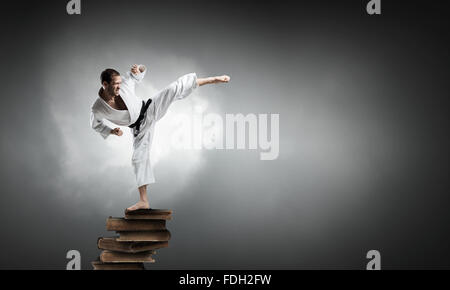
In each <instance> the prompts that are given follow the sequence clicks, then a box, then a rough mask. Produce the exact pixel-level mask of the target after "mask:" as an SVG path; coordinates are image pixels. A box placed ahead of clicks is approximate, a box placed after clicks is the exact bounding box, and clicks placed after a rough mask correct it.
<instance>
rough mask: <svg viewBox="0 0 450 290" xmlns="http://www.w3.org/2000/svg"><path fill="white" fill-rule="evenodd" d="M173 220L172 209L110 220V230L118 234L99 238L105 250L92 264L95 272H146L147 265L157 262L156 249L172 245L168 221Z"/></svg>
mask: <svg viewBox="0 0 450 290" xmlns="http://www.w3.org/2000/svg"><path fill="white" fill-rule="evenodd" d="M170 219H172V211H171V210H168V209H140V210H135V211H130V212H129V211H127V210H125V217H109V218H108V219H107V220H106V229H107V230H108V231H115V232H116V234H117V235H116V236H113V237H100V238H98V240H97V246H98V248H99V249H101V250H103V251H102V252H101V254H100V257H98V259H97V261H94V262H92V266H93V267H94V270H145V267H144V263H154V262H155V260H154V258H153V257H152V255H154V254H156V250H157V249H160V248H166V247H168V246H169V240H170V232H169V231H168V230H167V229H166V221H167V220H170Z"/></svg>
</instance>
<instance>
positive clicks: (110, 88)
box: [103, 76, 122, 96]
mask: <svg viewBox="0 0 450 290" xmlns="http://www.w3.org/2000/svg"><path fill="white" fill-rule="evenodd" d="M121 83H122V78H121V77H120V76H113V77H112V80H111V82H110V83H109V84H108V83H106V82H104V83H103V85H104V87H105V91H106V93H107V94H108V95H110V96H111V95H113V96H118V95H119V90H120V84H121Z"/></svg>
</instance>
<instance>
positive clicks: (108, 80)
mask: <svg viewBox="0 0 450 290" xmlns="http://www.w3.org/2000/svg"><path fill="white" fill-rule="evenodd" d="M145 73H146V68H145V66H143V65H137V64H135V65H133V66H132V67H131V70H130V71H128V72H127V73H126V74H125V75H124V76H121V75H120V73H119V72H117V71H116V70H114V69H106V70H104V71H103V72H102V74H101V76H100V79H101V84H102V87H101V88H100V90H99V92H98V98H97V99H96V100H95V102H94V103H93V105H92V108H91V116H90V121H91V127H92V128H93V129H94V130H95V131H97V132H98V133H100V135H101V136H102V137H103V138H104V139H106V138H108V136H109V135H111V134H112V135H117V136H122V134H123V132H122V130H121V129H120V128H119V127H117V128H110V127H109V126H107V125H106V124H105V123H104V122H103V119H107V120H109V121H111V122H113V123H114V124H116V125H119V126H128V127H130V130H131V132H132V134H133V156H132V160H131V161H132V162H131V163H132V165H133V169H134V173H135V175H136V181H137V184H138V190H139V195H140V200H139V201H138V202H137V203H136V204H134V205H132V206H130V207H128V208H127V210H128V211H133V210H137V209H148V208H150V206H149V202H148V198H147V185H148V184H150V183H154V182H155V178H154V176H153V171H152V168H151V162H150V147H151V144H152V139H153V134H154V129H155V123H156V122H157V121H158V120H160V119H161V118H162V117H163V116H164V115H165V113H166V112H167V109H168V108H169V106H170V104H172V102H174V101H176V100H180V99H183V98H185V97H187V96H188V95H189V94H191V93H192V91H193V90H194V89H196V88H197V87H199V86H203V85H205V84H214V83H227V82H229V81H230V77H229V76H227V75H223V76H215V77H208V78H197V75H196V73H190V74H186V75H184V76H182V77H180V78H178V79H177V80H176V81H174V82H172V83H171V84H170V85H168V86H167V87H166V88H164V89H162V90H161V91H159V92H158V93H157V94H156V95H154V96H153V97H151V98H149V99H147V100H146V101H144V100H142V99H141V98H139V97H137V96H136V94H135V85H136V83H139V82H141V81H142V79H143V78H144V76H145Z"/></svg>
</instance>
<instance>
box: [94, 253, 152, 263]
mask: <svg viewBox="0 0 450 290" xmlns="http://www.w3.org/2000/svg"><path fill="white" fill-rule="evenodd" d="M155 253H156V252H155V251H154V250H152V251H146V252H140V253H122V252H114V251H109V250H104V251H102V253H101V254H100V261H101V262H103V263H143V262H148V263H154V262H155V260H154V259H153V258H152V254H155Z"/></svg>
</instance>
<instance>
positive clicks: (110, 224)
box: [106, 217, 166, 232]
mask: <svg viewBox="0 0 450 290" xmlns="http://www.w3.org/2000/svg"><path fill="white" fill-rule="evenodd" d="M165 229H166V221H165V220H163V219H128V220H127V219H124V218H116V217H109V218H108V219H107V220H106V230H108V231H134V232H136V231H151V230H165Z"/></svg>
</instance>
